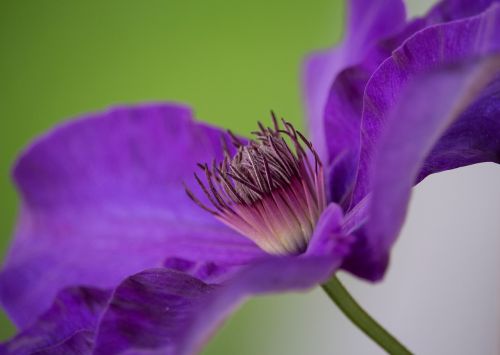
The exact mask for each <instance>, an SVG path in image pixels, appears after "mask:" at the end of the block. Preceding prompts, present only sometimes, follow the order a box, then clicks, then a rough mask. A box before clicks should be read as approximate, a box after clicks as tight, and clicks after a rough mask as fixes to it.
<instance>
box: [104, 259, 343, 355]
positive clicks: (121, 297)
mask: <svg viewBox="0 0 500 355" xmlns="http://www.w3.org/2000/svg"><path fill="white" fill-rule="evenodd" d="M339 264H340V259H337V260H335V259H334V258H332V257H331V256H328V257H325V256H321V257H319V256H315V257H303V258H301V257H269V258H267V259H263V260H262V261H259V262H255V263H253V264H252V265H250V266H248V267H244V268H243V269H242V270H241V271H240V272H238V273H237V274H235V275H234V276H233V277H232V278H231V279H230V280H228V281H227V282H225V283H224V284H222V285H219V286H214V285H209V284H206V283H204V282H202V281H200V280H197V279H196V278H193V277H191V276H189V275H187V274H184V273H181V272H177V271H173V270H168V269H153V270H147V271H144V272H142V273H140V274H137V275H134V276H132V277H130V278H129V279H127V280H126V281H124V282H123V283H122V284H121V285H120V286H119V287H118V288H117V289H116V291H115V294H114V297H113V300H112V301H111V304H110V307H109V308H108V310H107V311H106V313H105V314H104V316H103V318H102V321H101V323H100V326H99V328H98V336H97V339H96V345H95V354H113V353H117V352H120V351H128V352H131V353H142V352H143V353H148V354H172V355H174V354H175V355H183V354H192V353H195V352H197V351H199V350H200V348H201V346H202V345H203V344H204V343H206V342H207V341H208V339H209V338H210V336H211V335H213V333H214V331H215V329H216V328H217V327H218V326H219V325H220V324H221V322H222V321H223V320H224V319H225V318H226V317H227V316H228V315H229V314H230V313H231V312H232V311H234V310H235V308H236V307H237V306H238V305H239V304H240V303H241V302H243V301H244V300H245V299H246V298H248V297H250V296H253V295H257V294H263V293H270V292H283V291H292V290H295V291H296V290H304V289H309V288H311V287H313V286H315V285H317V284H319V283H321V282H324V281H326V280H327V279H328V277H329V276H331V274H332V272H333V271H334V270H335V268H337V267H338V265H339Z"/></svg>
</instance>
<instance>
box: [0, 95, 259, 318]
mask: <svg viewBox="0 0 500 355" xmlns="http://www.w3.org/2000/svg"><path fill="white" fill-rule="evenodd" d="M221 137H222V133H221V132H220V131H218V130H217V129H215V128H212V127H209V126H207V125H204V124H200V123H196V122H194V121H193V120H192V119H191V112H190V110H189V109H187V108H185V107H182V106H177V105H172V104H158V105H150V106H142V107H130V108H116V109H112V110H110V111H108V112H104V113H99V114H95V115H91V116H89V117H86V118H83V119H80V120H76V121H72V122H70V123H68V124H65V125H63V126H61V127H59V128H57V129H56V130H55V131H53V132H51V133H50V134H48V135H46V136H44V137H43V138H41V139H39V140H38V141H37V142H36V143H35V144H34V145H33V146H31V147H30V148H29V149H28V150H27V151H26V152H25V153H24V154H23V155H22V156H21V158H20V159H19V161H18V163H17V166H16V167H15V170H14V177H15V181H16V184H17V185H18V188H19V190H20V194H21V197H22V207H21V212H20V217H19V221H18V226H17V230H16V234H15V239H14V242H13V245H12V248H11V250H10V252H9V255H8V258H7V262H6V264H5V266H4V270H3V272H2V274H1V275H0V299H1V301H2V303H3V305H4V306H5V307H6V309H7V311H8V312H9V314H10V315H11V316H12V318H13V319H14V321H15V322H16V323H17V324H18V325H21V326H25V325H27V324H29V323H30V322H32V321H33V320H34V319H35V317H36V316H37V315H38V314H40V312H41V311H43V310H44V309H46V308H47V307H48V306H49V305H50V303H51V301H52V299H53V298H54V296H55V294H56V293H57V291H58V290H59V289H61V288H63V287H65V286H68V285H74V284H81V283H84V284H88V285H94V286H97V287H102V288H108V287H114V285H116V283H117V282H119V281H120V280H122V279H123V278H124V277H126V276H127V275H130V274H133V273H136V272H138V271H140V270H144V269H146V268H150V267H155V266H161V265H162V263H163V261H164V260H165V259H166V258H167V257H170V256H171V257H174V256H175V257H187V258H188V259H192V260H198V261H213V262H217V263H219V264H221V265H222V264H241V263H245V262H247V261H248V260H251V259H252V258H254V257H256V256H260V255H262V252H261V251H260V250H259V249H258V248H257V247H256V246H255V245H254V244H253V243H252V242H250V241H249V240H247V239H246V238H244V237H242V236H240V235H237V234H235V233H234V232H233V231H232V230H230V229H228V228H227V227H225V226H223V225H222V224H221V223H219V222H218V221H216V220H215V218H213V217H212V216H211V215H209V214H208V213H206V212H205V211H203V210H201V209H200V208H199V207H198V206H196V205H195V204H194V203H193V202H192V201H191V200H189V198H187V196H186V194H185V192H184V188H183V185H182V183H183V181H185V182H186V183H187V185H189V186H190V187H191V188H192V189H193V190H195V192H197V193H199V192H200V191H198V190H197V184H196V183H195V182H194V181H193V180H194V179H193V178H192V174H193V171H194V169H196V163H197V162H199V161H201V162H204V161H208V162H210V161H211V160H212V159H213V158H219V159H220V158H221V156H222V149H221V144H220V142H221ZM200 194H201V193H200Z"/></svg>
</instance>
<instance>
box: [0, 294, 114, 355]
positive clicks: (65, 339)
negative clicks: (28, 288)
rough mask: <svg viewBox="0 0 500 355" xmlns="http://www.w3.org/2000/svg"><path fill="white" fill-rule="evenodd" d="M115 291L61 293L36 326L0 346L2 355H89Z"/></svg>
mask: <svg viewBox="0 0 500 355" xmlns="http://www.w3.org/2000/svg"><path fill="white" fill-rule="evenodd" d="M110 296H111V292H108V291H102V290H99V289H94V288H85V287H74V288H70V289H65V290H63V291H61V292H60V293H59V295H58V296H57V298H56V301H55V302H54V304H53V305H52V307H51V308H50V309H49V310H48V311H47V312H46V313H45V314H43V315H42V316H41V317H40V318H39V319H38V320H37V321H36V323H34V324H33V325H31V326H30V327H28V328H27V329H25V330H24V331H23V332H22V333H20V334H19V335H17V336H16V337H14V338H13V339H12V340H10V341H9V342H7V343H5V344H2V345H0V353H1V354H5V355H7V354H33V353H36V354H88V353H90V352H91V350H92V347H93V342H94V336H95V328H96V326H97V323H98V319H99V316H100V315H101V313H102V312H103V311H104V309H105V308H106V306H107V304H108V300H109V298H110Z"/></svg>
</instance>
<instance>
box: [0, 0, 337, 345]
mask: <svg viewBox="0 0 500 355" xmlns="http://www.w3.org/2000/svg"><path fill="white" fill-rule="evenodd" d="M343 21H344V4H343V2H341V1H338V0H308V1H303V2H290V1H285V0H279V1H272V2H270V1H265V0H254V1H249V2H234V1H221V0H217V1H213V0H212V1H201V0H200V1H186V0H175V1H174V0H165V1H158V0H145V1H123V0H120V1H117V0H115V1H99V0H92V1H81V2H77V1H62V0H60V1H57V0H47V1H35V0H33V1H17V0H1V1H0V54H1V55H0V90H1V95H0V100H1V105H0V144H1V146H0V196H1V199H0V209H1V210H0V213H1V216H2V217H1V224H0V253H1V255H2V257H3V255H4V254H5V250H6V248H7V245H8V241H9V238H10V235H11V232H12V229H13V226H14V221H15V217H16V208H17V198H16V193H15V191H14V189H13V186H12V183H11V181H10V166H11V165H12V163H13V161H14V159H15V157H16V155H17V154H18V152H19V150H20V149H22V148H23V147H24V146H26V145H27V144H28V143H29V142H30V141H31V140H32V139H33V138H34V137H35V136H37V135H39V134H41V133H43V132H45V131H46V130H48V129H50V128H51V127H52V126H53V125H55V124H56V123H57V122H60V121H61V120H65V119H68V118H71V117H74V116H77V115H79V114H82V113H85V112H89V111H96V110H101V109H103V108H105V107H107V106H110V105H114V104H117V103H134V102H142V101H158V100H169V101H180V102H185V103H188V104H190V105H191V106H192V107H194V108H195V111H196V115H197V117H198V118H199V119H200V120H204V121H209V122H212V123H215V124H217V125H220V126H224V127H227V128H231V129H233V130H234V131H237V132H240V133H242V134H246V133H247V132H249V131H250V130H252V129H254V127H255V122H256V120H258V119H260V120H265V119H267V117H268V112H269V109H271V108H272V109H274V110H276V111H277V112H278V113H279V114H281V115H283V116H285V117H286V118H287V119H289V120H291V121H292V122H294V123H295V124H297V125H299V126H300V125H302V119H303V110H302V103H301V93H300V86H299V82H300V66H301V61H302V59H303V57H304V55H306V54H307V53H308V52H310V51H311V50H314V49H319V48H324V47H327V46H330V45H332V44H333V43H335V42H337V41H338V40H339V38H340V34H341V31H342V28H343ZM300 297H303V296H300V295H299V296H297V295H280V296H271V297H264V298H259V299H256V300H252V301H250V302H249V303H247V304H246V305H245V306H244V307H243V308H242V309H241V310H240V311H239V312H238V314H237V315H236V316H234V317H232V318H231V320H230V321H229V322H228V323H226V325H225V326H224V328H223V330H222V331H221V332H220V333H219V334H218V335H217V336H216V337H215V339H214V340H213V341H212V342H211V343H210V344H209V346H208V348H207V349H206V351H205V353H206V354H223V353H228V354H235V353H238V354H255V353H259V354H272V353H285V352H286V351H287V350H286V349H288V348H286V347H283V346H289V345H290V344H289V343H291V344H292V345H291V346H292V347H293V348H295V349H296V350H297V351H298V352H297V353H303V352H304V351H307V350H306V349H307V348H304V351H300V350H299V349H300V346H301V344H303V346H306V345H305V343H304V342H303V340H302V339H301V334H303V336H304V337H307V336H308V334H307V331H308V330H309V331H310V332H313V330H311V328H310V326H309V325H308V324H310V323H306V322H304V323H303V324H296V325H294V328H295V332H294V333H293V334H294V335H295V336H294V337H292V338H290V337H289V336H290V335H291V334H290V333H285V332H283V328H287V327H288V328H289V327H290V324H289V323H290V319H288V318H287V315H288V314H290V313H292V314H293V313H294V312H299V311H298V310H297V308H296V306H297V304H298V303H300V302H301V298H300ZM297 302H298V303H297ZM294 305H295V306H294ZM325 307H327V306H325ZM300 312H302V313H304V314H305V312H307V310H300ZM307 316H308V317H310V319H311V321H313V322H314V317H315V314H311V312H309V313H308V315H307ZM294 317H295V318H294V319H297V315H296V314H295V316H294ZM295 323H296V321H295ZM273 331H274V332H273ZM13 332H14V329H13V327H12V326H11V325H10V324H9V322H8V320H7V319H6V317H5V315H4V314H3V313H2V314H1V319H0V339H6V338H7V337H9V336H10V335H12V334H13ZM328 332H329V331H328ZM297 335H298V337H297ZM276 344H283V346H282V347H281V348H279V347H278V348H277V347H276V346H277V345H276Z"/></svg>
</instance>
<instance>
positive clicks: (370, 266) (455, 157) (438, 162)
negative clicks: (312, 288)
mask: <svg viewBox="0 0 500 355" xmlns="http://www.w3.org/2000/svg"><path fill="white" fill-rule="evenodd" d="M492 80H493V81H492ZM436 98H439V99H438V100H436ZM499 98H500V56H499V55H496V56H492V57H490V58H483V59H478V60H475V61H473V62H472V63H470V62H466V63H465V64H461V65H458V64H456V65H451V66H447V67H445V68H441V69H440V70H435V71H433V72H431V73H428V74H422V75H420V76H418V78H417V79H415V80H413V81H412V82H411V83H410V84H409V85H408V87H406V88H405V89H404V91H403V93H402V96H401V99H400V101H399V102H398V103H397V105H396V107H395V108H394V111H392V113H391V114H390V116H389V117H388V118H387V122H386V127H385V129H384V132H383V133H382V136H381V138H380V141H379V144H378V146H377V151H376V155H375V157H376V158H375V162H374V170H373V178H372V184H373V185H372V186H373V187H372V196H371V198H372V200H371V205H370V207H369V216H370V219H369V220H368V222H367V224H366V226H365V227H364V229H363V231H362V232H361V233H360V234H358V238H359V240H360V241H361V243H362V244H360V245H358V246H357V248H356V253H355V254H353V255H351V256H350V257H349V260H348V261H347V264H346V265H344V266H346V267H347V268H348V269H350V270H351V271H354V272H356V273H357V274H358V275H361V276H364V277H367V278H370V279H379V278H380V277H382V275H383V272H384V271H385V266H386V265H387V261H388V254H389V250H390V248H391V246H392V244H393V243H394V241H395V239H396V237H397V235H398V233H399V231H400V229H401V226H402V224H403V222H404V218H405V215H406V211H407V204H408V201H409V198H410V193H411V188H412V187H413V185H414V184H415V182H416V181H417V179H418V178H419V176H421V174H422V171H423V169H424V171H425V173H429V172H435V171H440V170H444V169H450V168H456V167H459V166H464V165H468V164H474V163H478V162H483V161H492V162H496V163H500V104H499V102H500V101H499ZM430 102H432V104H429V103H430Z"/></svg>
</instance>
